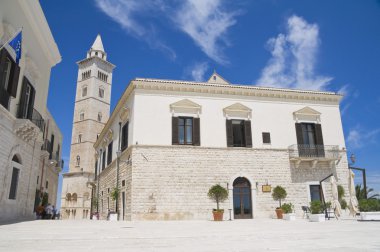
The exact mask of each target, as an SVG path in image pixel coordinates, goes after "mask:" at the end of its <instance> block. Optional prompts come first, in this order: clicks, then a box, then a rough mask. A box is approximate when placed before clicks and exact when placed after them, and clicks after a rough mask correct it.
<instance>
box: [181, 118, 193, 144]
mask: <svg viewBox="0 0 380 252" xmlns="http://www.w3.org/2000/svg"><path fill="white" fill-rule="evenodd" d="M178 140H179V142H178V143H179V144H189V145H191V144H193V118H191V117H179V118H178Z"/></svg>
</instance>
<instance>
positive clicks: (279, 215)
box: [276, 208, 284, 219]
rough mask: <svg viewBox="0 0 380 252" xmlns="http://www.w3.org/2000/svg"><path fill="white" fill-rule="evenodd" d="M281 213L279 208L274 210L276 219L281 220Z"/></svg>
mask: <svg viewBox="0 0 380 252" xmlns="http://www.w3.org/2000/svg"><path fill="white" fill-rule="evenodd" d="M283 213H284V212H283V211H282V209H281V208H276V214H277V219H282V215H283Z"/></svg>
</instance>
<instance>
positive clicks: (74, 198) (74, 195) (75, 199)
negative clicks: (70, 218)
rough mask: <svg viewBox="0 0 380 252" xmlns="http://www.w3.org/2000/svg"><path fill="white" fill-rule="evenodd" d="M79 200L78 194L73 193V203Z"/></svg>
mask: <svg viewBox="0 0 380 252" xmlns="http://www.w3.org/2000/svg"><path fill="white" fill-rule="evenodd" d="M77 199H78V196H77V194H76V193H73V201H77Z"/></svg>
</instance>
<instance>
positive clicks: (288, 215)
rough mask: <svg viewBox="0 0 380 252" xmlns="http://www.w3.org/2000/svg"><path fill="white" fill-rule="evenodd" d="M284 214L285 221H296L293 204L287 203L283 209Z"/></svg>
mask: <svg viewBox="0 0 380 252" xmlns="http://www.w3.org/2000/svg"><path fill="white" fill-rule="evenodd" d="M281 209H282V211H283V212H284V215H283V217H284V220H289V221H293V220H295V219H296V214H295V213H294V206H293V204H292V203H285V204H283V205H282V207H281Z"/></svg>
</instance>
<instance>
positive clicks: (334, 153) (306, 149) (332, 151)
mask: <svg viewBox="0 0 380 252" xmlns="http://www.w3.org/2000/svg"><path fill="white" fill-rule="evenodd" d="M289 157H290V158H291V159H298V158H305V159H309V158H310V159H330V160H331V159H338V158H339V146H338V145H310V144H294V145H291V146H289Z"/></svg>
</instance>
